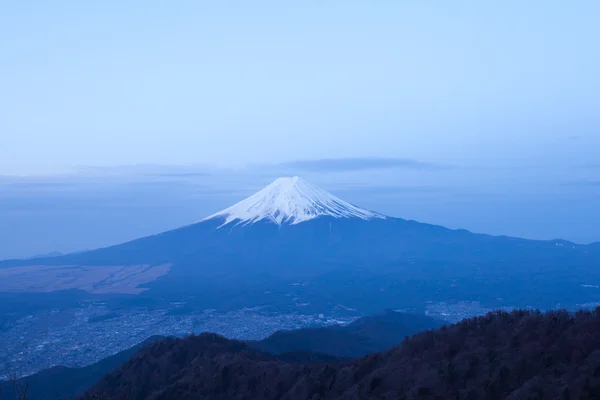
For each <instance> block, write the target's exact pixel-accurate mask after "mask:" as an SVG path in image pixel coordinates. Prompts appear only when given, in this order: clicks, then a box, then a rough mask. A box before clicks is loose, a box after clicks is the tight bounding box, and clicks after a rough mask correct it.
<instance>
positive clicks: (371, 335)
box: [248, 311, 443, 358]
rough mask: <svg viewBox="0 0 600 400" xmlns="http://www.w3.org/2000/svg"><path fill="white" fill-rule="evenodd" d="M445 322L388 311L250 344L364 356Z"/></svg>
mask: <svg viewBox="0 0 600 400" xmlns="http://www.w3.org/2000/svg"><path fill="white" fill-rule="evenodd" d="M442 324H443V322H442V321H438V320H435V319H433V318H430V317H427V316H425V315H414V314H404V313H398V312H394V311H386V312H384V313H381V314H377V315H374V316H369V317H362V318H359V319H358V320H356V321H354V322H352V323H350V324H348V325H345V326H331V327H323V328H305V329H297V330H292V331H278V332H275V333H274V334H273V335H271V336H269V337H268V338H266V339H263V340H260V341H255V342H248V345H249V346H250V347H253V348H255V349H258V350H262V351H264V352H267V353H272V354H282V353H288V352H294V351H310V352H315V353H325V354H331V355H334V356H338V357H346V358H354V357H362V356H364V355H367V354H369V353H375V352H378V351H384V350H387V349H389V348H390V347H393V346H395V345H398V344H399V343H400V342H401V341H402V340H404V338H405V337H406V336H412V335H413V334H415V333H417V332H420V331H424V330H427V329H434V328H439V327H440V326H442Z"/></svg>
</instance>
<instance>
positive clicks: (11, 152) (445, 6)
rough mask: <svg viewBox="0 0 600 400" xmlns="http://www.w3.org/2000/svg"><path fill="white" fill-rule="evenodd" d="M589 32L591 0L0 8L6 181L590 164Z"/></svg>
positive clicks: (189, 0) (593, 95) (597, 14)
mask: <svg viewBox="0 0 600 400" xmlns="http://www.w3.org/2000/svg"><path fill="white" fill-rule="evenodd" d="M598 20H600V2H598V1H592V0H590V1H585V0H581V1H575V2H567V1H562V0H560V1H559V0H556V1H553V0H543V1H535V0H530V1H520V0H519V1H517V0H515V1H479V0H477V1H448V2H438V1H427V0H424V1H418V2H414V1H399V0H393V1H378V2H365V1H347V0H344V1H327V2H323V1H304V2H298V3H296V4H292V3H290V2H282V1H252V2H236V3H235V4H231V3H227V2H218V1H217V2H215V1H211V2H209V1H194V0H180V1H157V0H143V1H142V0H132V1H126V2H123V1H117V0H105V1H94V2H91V1H79V0H57V1H51V2H49V1H39V0H38V1H35V0H34V1H19V0H7V1H2V2H1V3H0V48H1V49H2V52H1V56H0V57H1V61H2V62H0V88H1V90H0V135H1V136H0V138H1V139H0V140H1V141H0V174H40V173H53V172H59V171H64V170H65V169H67V168H71V167H73V166H82V165H94V166H112V165H129V164H140V163H142V164H198V163H199V164H213V165H219V166H241V165H245V164H248V163H250V164H252V163H263V162H272V163H277V162H286V161H293V160H298V159H312V158H333V157H365V156H367V157H402V158H410V159H415V160H421V161H426V162H439V163H451V164H460V165H483V164H485V165H488V166H514V165H518V166H529V165H555V164H558V165H563V166H567V165H571V164H574V163H584V164H585V163H591V162H594V161H595V159H596V157H597V154H598V151H597V150H598V149H600V133H599V128H600V113H598V110H599V109H600V95H599V93H600V79H599V78H598V71H599V70H600V52H598V51H597V47H598V38H599V37H600V26H599V25H598ZM569 138H571V139H569Z"/></svg>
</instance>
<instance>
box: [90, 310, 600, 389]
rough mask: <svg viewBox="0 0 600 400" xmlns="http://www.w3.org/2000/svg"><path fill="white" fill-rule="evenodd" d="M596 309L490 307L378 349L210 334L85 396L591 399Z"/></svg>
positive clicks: (142, 359)
mask: <svg viewBox="0 0 600 400" xmlns="http://www.w3.org/2000/svg"><path fill="white" fill-rule="evenodd" d="M599 330H600V309H597V310H596V311H594V312H591V311H588V312H583V311H582V312H579V313H576V314H569V313H567V312H565V311H557V312H549V313H547V314H541V313H538V312H528V311H513V312H511V313H505V312H497V313H490V314H488V315H486V316H482V317H476V318H471V319H468V320H464V321H462V322H460V323H458V324H455V325H451V326H444V327H442V328H440V329H437V330H432V331H427V332H422V333H419V334H417V335H415V336H413V337H412V338H409V339H406V340H404V341H403V342H402V343H401V344H400V345H399V346H397V347H395V348H393V349H391V350H388V351H386V352H384V353H377V354H371V355H368V356H366V357H363V358H359V359H353V360H344V361H337V362H310V361H309V362H303V361H289V360H287V359H285V357H282V356H277V355H270V354H267V353H264V352H260V351H257V350H255V349H252V348H250V347H248V345H247V344H245V343H243V342H237V341H231V340H227V339H225V338H223V337H220V336H217V335H213V334H203V335H200V336H192V337H188V338H186V339H167V340H162V341H160V342H157V343H155V344H153V345H150V346H147V347H145V348H144V349H143V350H141V351H140V352H139V353H137V354H136V355H134V356H133V357H132V358H131V359H130V360H129V361H128V362H126V363H125V364H124V365H122V366H121V367H119V368H117V369H116V370H115V371H113V372H111V373H110V374H108V375H106V376H105V377H104V378H102V379H101V380H100V382H98V383H97V384H96V385H94V386H93V387H92V388H91V389H90V390H88V391H87V392H86V393H84V395H83V396H82V398H83V399H97V398H101V399H102V398H106V399H121V398H127V399H129V400H142V399H143V400H147V399H152V400H159V399H178V400H185V399H211V400H220V399H223V400H224V399H227V400H235V399H264V400H294V399H298V400H300V399H302V400H305V399H321V400H326V399H347V400H352V399H491V400H496V399H498V400H499V399H509V400H520V399H598V398H600V350H599V349H600V335H598V334H597V333H598V331H599Z"/></svg>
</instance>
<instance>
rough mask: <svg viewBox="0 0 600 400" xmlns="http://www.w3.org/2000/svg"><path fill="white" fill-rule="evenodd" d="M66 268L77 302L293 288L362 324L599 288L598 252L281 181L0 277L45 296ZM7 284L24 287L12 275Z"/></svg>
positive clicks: (589, 296)
mask: <svg viewBox="0 0 600 400" xmlns="http://www.w3.org/2000/svg"><path fill="white" fill-rule="evenodd" d="M566 244H568V245H566ZM34 266H43V268H38V269H36V268H33V267H34ZM74 266H75V267H77V266H83V267H85V268H82V271H83V272H82V273H84V274H88V272H87V271H89V274H90V275H89V276H88V275H85V276H84V277H79V276H77V279H74V278H69V280H68V282H67V283H68V284H69V285H70V286H68V288H73V285H75V284H74V283H73V282H83V284H85V285H86V286H84V287H82V289H83V290H88V288H92V289H94V288H98V287H101V288H103V287H105V286H106V285H113V286H114V287H115V290H125V289H123V288H124V287H126V288H127V290H130V291H129V292H128V293H132V292H131V288H132V287H133V288H137V287H138V286H137V285H139V283H140V282H142V283H143V287H146V288H149V289H148V290H147V291H146V292H144V293H145V294H144V296H156V297H157V298H161V299H173V298H175V299H181V298H185V299H186V300H185V301H188V300H189V299H190V298H194V299H196V300H194V301H201V300H200V299H202V301H203V302H205V303H210V304H212V303H213V302H214V301H216V300H215V299H217V298H219V299H220V301H223V302H226V303H227V304H229V306H232V305H231V304H230V303H229V302H230V301H236V302H237V303H236V304H237V305H236V306H238V305H240V304H243V305H256V304H265V303H268V301H267V300H268V299H267V298H264V297H263V296H264V294H263V293H267V292H268V293H271V291H272V290H274V289H276V291H277V292H278V293H280V294H281V296H283V297H281V299H280V300H279V301H281V302H283V303H285V304H288V303H289V302H290V301H292V300H293V299H296V298H298V296H300V294H299V292H298V290H300V289H294V293H291V292H289V290H291V289H287V288H288V287H291V286H290V285H292V284H293V283H298V282H304V283H306V282H310V284H309V285H308V284H307V286H299V287H301V288H305V289H302V290H303V291H304V293H310V296H312V297H311V298H310V299H304V300H305V301H304V303H311V304H315V305H316V304H320V306H323V304H324V303H323V302H326V303H327V304H330V303H333V305H335V304H338V303H339V302H341V301H342V300H340V299H343V304H344V306H346V307H352V308H360V309H362V310H364V311H368V312H375V311H379V310H381V309H385V308H401V307H421V306H423V304H425V302H426V301H446V300H448V299H454V300H457V301H459V300H460V301H475V300H477V301H488V302H496V303H497V302H498V300H497V299H503V300H502V301H506V302H507V305H511V306H523V307H524V306H536V307H548V306H552V307H554V306H556V304H557V303H562V304H563V305H566V304H576V303H577V304H583V303H590V304H591V303H592V302H598V303H600V291H598V290H592V289H591V288H596V287H597V285H598V283H600V248H598V246H594V245H592V246H584V245H576V244H573V243H568V242H562V241H535V240H525V239H518V238H510V237H496V236H489V235H481V234H475V233H471V232H468V231H465V230H451V229H447V228H444V227H441V226H435V225H429V224H423V223H419V222H416V221H408V220H405V219H400V218H393V217H389V216H383V215H381V214H378V213H376V212H372V211H368V210H364V209H361V208H359V207H357V206H355V205H352V204H350V203H348V202H346V201H344V200H342V199H340V198H338V197H336V196H334V195H332V194H330V193H328V192H326V191H324V190H322V189H319V188H317V187H314V186H312V185H310V184H309V183H307V182H306V181H304V180H303V179H301V178H298V177H293V178H280V179H277V180H275V181H274V182H273V183H271V184H270V185H268V186H267V187H265V188H264V189H262V190H260V191H258V192H257V193H256V194H254V195H252V196H250V197H248V198H247V199H244V200H242V201H240V202H239V203H237V204H235V205H233V206H231V207H229V208H226V209H224V210H223V211H220V212H217V213H215V214H213V215H210V216H208V217H207V218H205V219H204V220H202V221H200V222H197V223H194V224H191V225H188V226H184V227H181V228H178V229H174V230H171V231H167V232H163V233H160V234H157V235H153V236H148V237H144V238H140V239H136V240H133V241H130V242H127V243H123V244H119V245H116V246H111V247H107V248H103V249H97V250H93V251H87V252H81V253H77V254H68V255H64V256H59V257H45V258H36V259H30V260H17V261H15V260H13V261H5V262H0V270H1V268H3V267H15V268H18V267H25V268H24V269H23V271H22V272H23V274H26V273H29V272H28V271H32V270H39V271H40V272H39V273H40V274H42V278H43V279H47V277H48V276H51V275H49V274H50V273H49V272H48V271H49V269H48V268H56V271H57V272H56V273H57V274H58V275H56V277H55V278H52V280H51V282H49V283H48V286H52V287H57V284H56V282H57V281H60V280H63V281H64V280H65V278H64V277H62V276H63V275H64V271H65V268H67V267H68V268H73V267H74ZM103 268H104V269H106V271H105V272H104V273H102V274H101V273H99V271H100V270H99V269H103ZM0 276H2V275H0ZM4 276H7V277H11V276H14V277H16V278H15V279H21V275H19V274H15V273H12V272H11V274H10V275H6V274H5V275H4ZM61 277H62V278H61ZM99 277H102V279H100V278H99ZM42 278H40V279H42ZM5 279H6V278H5ZM96 280H98V281H96ZM31 281H32V282H35V280H33V279H32V280H31ZM22 282H24V281H23V280H19V281H18V282H16V283H18V284H20V283H22ZM253 285H254V286H253ZM261 285H263V286H264V287H263V286H261ZM234 286H235V290H234V289H233V287H234ZM13 287H14V286H13ZM36 287H38V288H39V287H42V286H39V284H38V286H36ZM44 287H45V286H44ZM294 287H295V288H296V287H297V286H294ZM226 288H229V289H230V291H229V292H226V291H225V289H226ZM258 288H260V289H258ZM1 290H2V282H0V291H1ZM257 296H258V297H257ZM205 303H202V304H201V306H205ZM283 303H282V304H283ZM496 303H494V304H496ZM330 305H331V304H330ZM320 306H319V307H320ZM495 306H500V304H496V305H495ZM232 307H233V306H232ZM286 307H287V306H286ZM315 307H316V306H315ZM316 311H317V310H315V312H316Z"/></svg>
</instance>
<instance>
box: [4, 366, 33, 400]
mask: <svg viewBox="0 0 600 400" xmlns="http://www.w3.org/2000/svg"><path fill="white" fill-rule="evenodd" d="M8 380H9V381H10V383H11V384H12V387H13V391H14V392H15V397H16V399H17V400H27V399H28V397H27V390H28V389H29V384H28V383H24V382H23V380H21V379H19V377H18V375H17V374H14V373H13V374H10V375H9V376H8Z"/></svg>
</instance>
